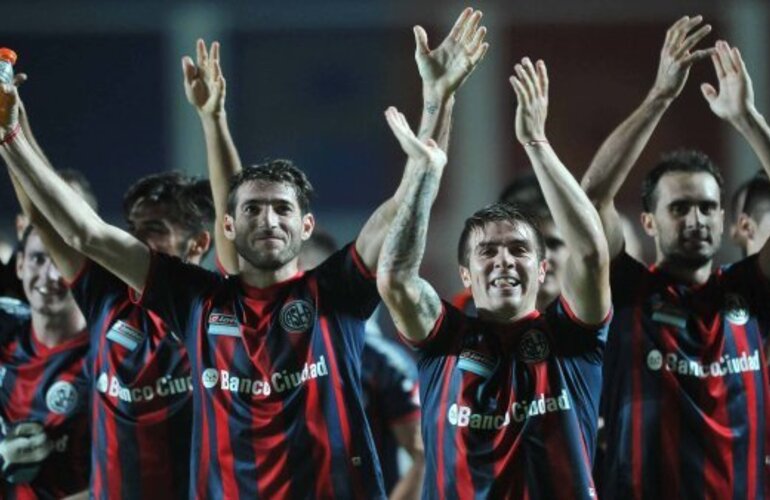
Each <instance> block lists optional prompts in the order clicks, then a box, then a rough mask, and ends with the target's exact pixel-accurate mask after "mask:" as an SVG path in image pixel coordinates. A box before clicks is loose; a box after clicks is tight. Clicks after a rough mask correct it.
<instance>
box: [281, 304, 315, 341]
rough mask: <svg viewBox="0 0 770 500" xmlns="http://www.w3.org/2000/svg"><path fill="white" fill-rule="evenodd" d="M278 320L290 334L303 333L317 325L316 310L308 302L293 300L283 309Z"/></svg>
mask: <svg viewBox="0 0 770 500" xmlns="http://www.w3.org/2000/svg"><path fill="white" fill-rule="evenodd" d="M278 320H279V321H280V323H281V326H282V327H283V329H284V330H286V331H287V332H289V333H303V332H306V331H307V330H308V329H310V328H311V327H312V326H313V324H314V323H315V309H314V308H313V304H311V303H310V302H308V301H307V300H292V301H291V302H289V303H287V304H286V305H285V306H283V307H282V308H281V313H280V314H279V315H278Z"/></svg>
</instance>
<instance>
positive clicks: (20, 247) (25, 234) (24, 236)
mask: <svg viewBox="0 0 770 500" xmlns="http://www.w3.org/2000/svg"><path fill="white" fill-rule="evenodd" d="M34 230H35V226H33V225H32V224H27V227H25V228H24V231H22V233H21V239H20V240H19V242H18V244H17V245H16V252H18V253H20V254H22V255H24V254H25V253H26V250H27V241H29V235H31V234H32V231H34Z"/></svg>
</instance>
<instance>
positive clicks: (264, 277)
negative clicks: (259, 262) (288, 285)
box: [239, 258, 299, 288]
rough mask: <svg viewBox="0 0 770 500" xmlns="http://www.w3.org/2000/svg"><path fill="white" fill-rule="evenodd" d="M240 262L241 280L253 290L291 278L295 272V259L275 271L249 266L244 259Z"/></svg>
mask: <svg viewBox="0 0 770 500" xmlns="http://www.w3.org/2000/svg"><path fill="white" fill-rule="evenodd" d="M239 260H240V267H241V273H240V275H241V279H242V280H243V282H244V283H246V284H247V285H249V286H253V287H255V288H267V287H269V286H271V285H275V284H276V283H281V282H282V281H286V280H287V279H289V278H291V277H292V276H294V275H295V274H297V272H299V268H298V267H297V259H292V260H291V261H289V262H287V263H286V264H284V265H283V266H281V267H279V268H277V269H260V268H257V267H254V266H253V265H251V264H250V263H249V262H248V261H246V260H245V259H242V258H241V259H239Z"/></svg>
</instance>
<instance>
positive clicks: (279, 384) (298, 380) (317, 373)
mask: <svg viewBox="0 0 770 500" xmlns="http://www.w3.org/2000/svg"><path fill="white" fill-rule="evenodd" d="M328 375H329V370H328V368H327V366H326V358H324V357H323V356H320V357H319V358H318V361H315V362H308V363H305V364H304V365H303V366H302V368H301V369H300V370H297V371H293V372H292V371H289V370H281V371H279V372H274V373H273V374H271V375H270V377H268V378H266V379H252V378H249V377H243V376H239V375H235V374H233V373H231V372H230V371H228V370H221V369H220V370H217V369H215V368H207V369H205V370H204V371H203V376H202V382H203V386H204V387H205V388H206V389H213V388H215V387H219V389H221V390H223V391H228V392H234V393H240V394H245V395H250V396H269V395H270V394H272V393H273V392H275V393H279V394H280V393H282V392H285V391H288V390H290V389H294V388H296V387H300V386H301V385H302V384H304V383H305V382H307V381H308V380H312V379H316V378H319V377H326V376H328Z"/></svg>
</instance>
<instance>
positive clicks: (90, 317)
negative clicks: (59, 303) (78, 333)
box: [67, 260, 126, 324]
mask: <svg viewBox="0 0 770 500" xmlns="http://www.w3.org/2000/svg"><path fill="white" fill-rule="evenodd" d="M67 285H68V286H69V288H70V290H72V295H73V297H75V302H77V304H78V307H80V310H81V311H82V312H83V316H85V318H86V321H87V322H88V323H89V324H90V323H92V322H93V321H94V318H96V317H97V316H98V315H99V314H100V313H101V311H102V310H103V309H104V305H105V304H106V303H107V302H108V301H109V300H110V298H111V297H114V296H115V295H117V294H125V293H126V284H125V283H123V282H122V281H121V280H120V279H119V278H118V277H116V276H115V275H114V274H112V273H110V272H109V271H107V270H106V269H104V268H103V267H101V266H100V265H98V264H96V263H95V262H93V261H91V260H86V261H85V262H84V263H83V267H82V268H81V269H80V271H78V273H77V275H76V276H75V278H74V279H73V280H72V281H70V282H69V283H67Z"/></svg>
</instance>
